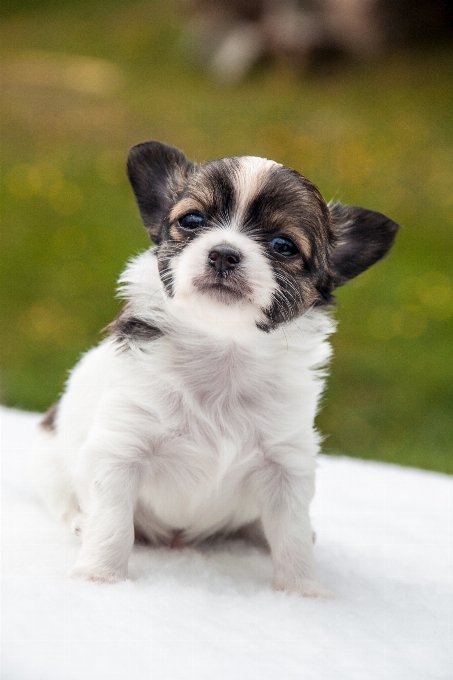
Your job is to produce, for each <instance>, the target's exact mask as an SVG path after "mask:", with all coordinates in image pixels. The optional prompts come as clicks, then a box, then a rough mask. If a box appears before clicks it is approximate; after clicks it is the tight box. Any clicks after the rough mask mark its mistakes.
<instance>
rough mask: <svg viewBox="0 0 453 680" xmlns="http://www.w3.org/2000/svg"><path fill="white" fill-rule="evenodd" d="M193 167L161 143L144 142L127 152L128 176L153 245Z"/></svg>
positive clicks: (177, 153) (159, 238)
mask: <svg viewBox="0 0 453 680" xmlns="http://www.w3.org/2000/svg"><path fill="white" fill-rule="evenodd" d="M195 167H196V165H195V163H191V162H190V161H189V160H187V158H186V157H185V156H184V154H183V153H182V151H179V150H178V149H175V147H174V146H168V145H167V144H161V142H144V143H143V144H137V145H136V146H133V147H132V149H131V150H130V152H129V158H128V161H127V174H128V177H129V181H130V183H131V185H132V188H133V190H134V194H135V198H136V199H137V204H138V207H139V209H140V214H141V216H142V220H143V223H144V225H145V227H146V229H147V230H148V234H149V235H150V237H151V239H152V240H153V241H154V243H159V241H160V240H161V229H162V223H163V219H164V217H165V215H166V214H167V213H168V211H169V209H170V207H171V206H172V205H173V203H174V202H175V200H176V198H177V196H178V193H180V192H181V191H182V189H183V188H184V185H185V182H186V179H187V176H188V174H189V173H190V172H191V171H192V170H193V169H194V168H195Z"/></svg>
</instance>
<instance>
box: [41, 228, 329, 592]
mask: <svg viewBox="0 0 453 680" xmlns="http://www.w3.org/2000/svg"><path fill="white" fill-rule="evenodd" d="M219 237H220V238H221V239H224V240H223V241H221V242H225V243H228V244H232V245H234V246H235V247H238V248H240V250H241V252H242V253H243V255H244V266H245V267H246V269H247V273H248V276H249V280H250V282H251V290H252V292H251V295H250V297H249V298H248V299H247V300H242V301H239V302H237V303H232V304H231V305H222V304H221V303H220V302H219V301H218V300H215V299H213V298H212V297H211V296H209V295H207V294H201V293H199V292H197V291H196V290H195V289H194V287H193V277H194V275H195V274H194V272H195V273H196V271H197V267H198V266H199V263H200V262H201V261H202V259H203V258H205V254H206V252H207V250H209V248H210V247H212V246H213V245H215V243H214V241H216V240H217V241H216V242H217V243H218V238H219ZM200 266H201V265H200ZM173 271H174V277H175V296H174V298H169V297H168V296H167V295H166V293H165V292H164V289H163V286H162V283H161V280H160V278H159V275H158V272H157V258H156V256H155V254H154V252H153V250H150V251H148V252H146V253H144V254H142V255H141V256H139V257H138V258H137V259H135V260H134V261H133V262H132V263H131V264H130V265H129V267H128V268H127V270H126V272H125V274H124V275H123V277H122V278H121V281H120V284H121V290H122V294H123V296H124V297H125V298H126V299H128V300H129V301H130V302H129V305H130V309H131V311H132V313H133V314H136V315H137V316H139V317H140V318H142V319H145V320H149V321H150V322H152V323H157V325H158V326H159V327H160V328H162V329H163V331H164V335H163V336H162V337H159V338H157V339H154V340H150V341H149V342H147V343H145V344H144V345H142V346H141V347H140V348H135V349H134V348H132V349H131V350H127V351H124V350H121V349H120V348H118V346H117V344H116V343H115V342H114V340H113V339H112V338H109V339H107V340H104V341H103V342H102V343H101V344H100V345H99V346H98V347H96V348H95V349H92V350H90V351H89V352H88V353H87V354H85V356H84V357H83V358H82V360H81V361H80V363H79V364H78V365H77V366H76V367H75V369H74V370H73V372H72V374H71V376H70V378H69V381H68V384H67V388H66V391H65V393H64V395H63V397H62V399H61V401H60V404H59V408H58V412H57V419H56V431H55V432H48V431H44V430H42V431H41V432H40V434H39V442H38V444H37V451H36V452H35V453H36V455H35V476H36V484H37V486H38V488H39V490H40V492H41V495H42V497H43V498H44V500H45V502H46V503H47V505H48V507H49V509H50V510H51V512H52V513H53V515H54V516H55V517H56V518H58V519H60V520H63V521H64V522H65V523H66V524H67V525H68V526H70V527H72V529H73V530H74V531H75V533H76V534H78V535H81V538H82V547H81V550H80V554H79V558H78V560H77V563H76V565H75V566H74V567H73V569H72V571H71V573H72V575H73V576H78V577H82V578H86V579H90V580H95V581H106V582H112V581H116V580H118V579H123V578H126V576H127V564H128V558H129V555H130V552H131V549H132V544H133V541H134V523H135V526H136V528H137V530H138V532H139V533H140V534H143V535H145V536H146V537H147V538H148V539H149V540H151V541H153V542H156V543H166V544H170V543H171V542H172V540H173V539H174V537H175V536H178V537H182V539H181V540H182V541H183V542H197V541H200V540H203V539H204V538H206V537H208V536H210V535H212V534H215V533H217V532H225V533H228V532H232V531H234V530H236V529H239V528H241V527H243V526H245V525H249V524H251V523H253V522H256V521H258V520H260V521H261V522H262V526H263V529H264V533H265V536H266V538H267V541H268V543H269V545H270V548H271V552H272V558H273V563H274V572H275V575H274V585H275V587H276V588H278V589H282V590H287V591H291V592H298V593H300V594H302V595H307V596H316V595H328V594H329V593H328V591H326V590H325V589H324V588H323V587H322V586H321V585H320V584H319V583H318V582H317V580H316V575H315V569H314V560H313V546H312V530H311V527H310V521H309V514H308V511H309V504H310V501H311V499H312V497H313V493H314V471H315V467H316V463H315V458H314V456H315V455H316V453H317V451H318V441H319V437H318V435H317V433H316V431H315V429H314V425H313V421H314V417H315V414H316V409H317V403H318V399H319V396H320V394H321V391H322V371H320V367H322V366H323V365H325V363H326V362H327V360H328V358H329V355H330V346H329V344H328V342H327V341H326V338H327V336H328V335H329V334H330V333H331V332H332V331H333V323H332V321H331V319H330V318H329V316H328V315H327V314H326V313H325V312H322V311H315V310H312V311H309V312H307V313H306V314H304V315H303V316H302V317H300V318H298V319H296V320H295V321H294V322H293V323H292V324H290V325H285V326H284V327H281V328H278V329H276V330H274V331H273V332H271V333H265V332H263V331H262V330H259V329H258V328H257V327H256V321H257V320H259V319H260V314H261V312H260V307H261V306H262V305H263V303H264V304H265V303H266V301H270V299H271V293H272V290H273V288H274V287H275V285H276V284H275V282H274V280H273V278H272V272H271V269H270V267H269V265H268V264H267V263H266V258H265V257H264V256H263V255H262V253H261V252H260V247H259V246H258V245H257V244H256V243H253V242H252V241H251V239H248V238H247V237H246V236H245V235H243V234H240V233H238V232H237V231H235V230H234V229H224V230H222V229H219V230H215V231H210V232H208V233H207V234H206V235H203V236H200V237H199V238H197V239H195V240H194V241H193V243H192V244H190V245H189V246H188V247H187V248H186V249H185V250H184V251H183V253H182V254H181V255H180V256H178V257H177V258H175V261H174V263H173Z"/></svg>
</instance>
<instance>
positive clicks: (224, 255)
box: [208, 245, 241, 274]
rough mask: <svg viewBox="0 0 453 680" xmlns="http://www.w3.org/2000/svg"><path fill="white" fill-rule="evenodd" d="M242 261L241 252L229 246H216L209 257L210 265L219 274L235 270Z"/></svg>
mask: <svg viewBox="0 0 453 680" xmlns="http://www.w3.org/2000/svg"><path fill="white" fill-rule="evenodd" d="M240 261H241V253H240V252H239V250H236V248H232V247H231V246H227V245H219V246H214V248H212V250H211V251H210V253H209V255H208V262H209V264H210V265H211V267H214V269H215V270H216V271H217V272H219V274H224V273H225V272H227V271H231V270H232V269H235V267H237V265H238V264H239V262H240Z"/></svg>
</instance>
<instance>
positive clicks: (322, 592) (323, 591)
mask: <svg viewBox="0 0 453 680" xmlns="http://www.w3.org/2000/svg"><path fill="white" fill-rule="evenodd" d="M274 588H275V590H283V591H285V592H287V593H297V594H298V595H302V597H312V598H314V597H321V598H323V599H325V600H333V599H334V598H335V595H334V594H333V593H332V592H331V591H330V590H328V589H327V588H325V587H324V586H323V585H322V584H321V583H319V581H314V580H312V579H302V580H301V581H300V582H299V583H297V584H291V585H290V586H286V585H284V584H282V583H275V584H274Z"/></svg>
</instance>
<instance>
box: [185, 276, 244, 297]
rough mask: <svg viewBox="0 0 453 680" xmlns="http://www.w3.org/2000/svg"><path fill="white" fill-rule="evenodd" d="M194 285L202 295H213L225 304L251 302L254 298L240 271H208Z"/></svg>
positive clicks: (197, 278) (195, 280) (198, 277)
mask: <svg viewBox="0 0 453 680" xmlns="http://www.w3.org/2000/svg"><path fill="white" fill-rule="evenodd" d="M193 285H194V287H195V288H196V289H197V290H198V291H199V292H200V293H207V294H208V295H212V296H213V297H215V298H216V299H217V300H220V301H221V302H223V303H225V304H232V303H233V302H238V301H240V300H251V297H252V289H251V287H250V284H249V283H248V281H247V279H246V277H245V276H244V275H243V274H241V273H240V272H239V271H234V272H230V273H228V272H216V271H207V272H206V273H204V274H202V275H201V276H197V277H196V278H195V279H194V281H193Z"/></svg>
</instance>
